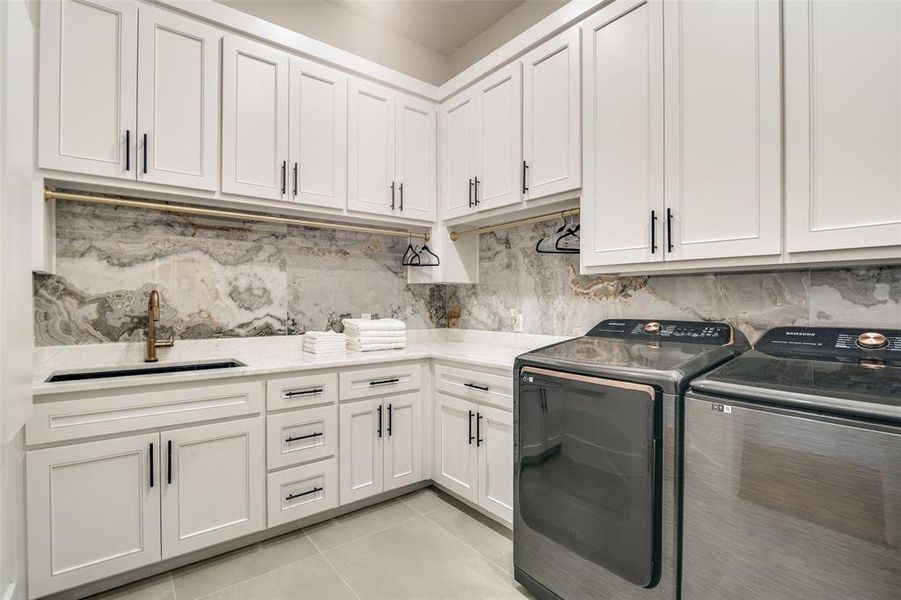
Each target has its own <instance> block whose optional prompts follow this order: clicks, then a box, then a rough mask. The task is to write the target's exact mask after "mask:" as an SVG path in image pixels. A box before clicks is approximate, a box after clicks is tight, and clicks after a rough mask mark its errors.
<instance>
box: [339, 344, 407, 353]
mask: <svg viewBox="0 0 901 600" xmlns="http://www.w3.org/2000/svg"><path fill="white" fill-rule="evenodd" d="M406 347H407V345H406V344H403V343H401V344H353V343H351V342H348V343H347V349H348V350H350V351H351V352H371V351H373V350H403V349H404V348H406Z"/></svg>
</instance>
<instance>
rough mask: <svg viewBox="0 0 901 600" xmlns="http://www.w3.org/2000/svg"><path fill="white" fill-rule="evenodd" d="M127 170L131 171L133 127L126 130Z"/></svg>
mask: <svg viewBox="0 0 901 600" xmlns="http://www.w3.org/2000/svg"><path fill="white" fill-rule="evenodd" d="M125 170H126V171H131V129H126V130H125Z"/></svg>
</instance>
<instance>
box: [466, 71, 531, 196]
mask: <svg viewBox="0 0 901 600" xmlns="http://www.w3.org/2000/svg"><path fill="white" fill-rule="evenodd" d="M475 94H476V106H478V134H477V136H476V165H477V168H476V174H475V189H474V190H473V200H474V202H475V206H476V208H479V209H481V210H490V209H492V208H499V207H501V206H508V205H510V204H516V203H518V202H521V201H522V175H521V173H522V71H521V67H520V64H519V62H514V63H512V64H510V65H507V66H506V67H504V68H503V69H501V70H500V71H498V72H497V73H494V74H493V75H490V76H489V77H487V78H485V79H483V80H482V81H480V82H479V83H477V84H476V86H475Z"/></svg>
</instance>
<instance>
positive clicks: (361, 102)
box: [347, 78, 397, 215]
mask: <svg viewBox="0 0 901 600" xmlns="http://www.w3.org/2000/svg"><path fill="white" fill-rule="evenodd" d="M394 119H395V115H394V92H392V91H391V90H389V89H388V88H385V87H382V86H380V85H376V84H374V83H368V82H365V81H361V80H359V79H354V78H351V80H350V84H349V86H348V115H347V127H348V132H347V172H348V185H347V208H348V210H355V211H359V212H364V213H371V214H376V215H390V214H392V211H393V210H394V208H395V207H396V206H397V186H396V183H395V179H394V133H395V130H394Z"/></svg>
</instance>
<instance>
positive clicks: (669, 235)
mask: <svg viewBox="0 0 901 600" xmlns="http://www.w3.org/2000/svg"><path fill="white" fill-rule="evenodd" d="M666 251H667V252H672V251H673V211H672V210H670V209H668V208H667V209H666Z"/></svg>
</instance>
